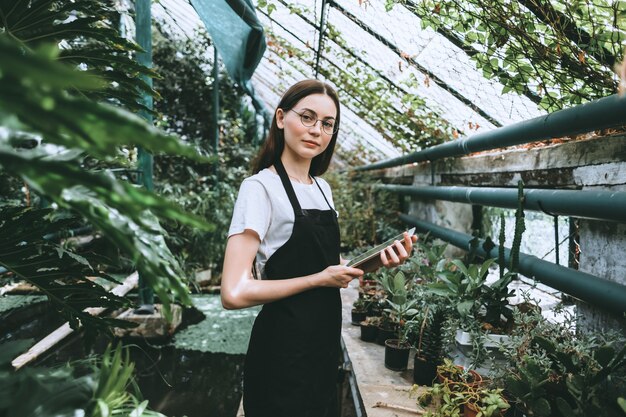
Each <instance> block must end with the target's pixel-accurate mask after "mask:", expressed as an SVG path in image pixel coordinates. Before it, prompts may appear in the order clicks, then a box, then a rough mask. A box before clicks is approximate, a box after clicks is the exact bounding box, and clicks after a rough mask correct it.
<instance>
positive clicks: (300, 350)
mask: <svg viewBox="0 0 626 417" xmlns="http://www.w3.org/2000/svg"><path fill="white" fill-rule="evenodd" d="M339 122H340V107H339V100H338V98H337V94H336V93H335V91H334V90H333V89H332V88H331V87H330V86H329V85H327V84H325V83H323V82H320V81H317V80H305V81H301V82H299V83H297V84H295V85H294V86H292V87H291V88H290V89H289V90H287V92H286V93H285V95H284V96H283V97H282V99H281V100H280V103H279V104H278V108H277V109H276V112H275V113H274V118H273V120H272V125H271V128H270V132H269V135H268V138H267V141H266V142H265V144H264V146H263V148H262V150H261V152H260V154H259V156H258V158H257V160H256V162H255V166H254V169H253V171H254V175H253V176H251V177H249V178H246V179H245V180H244V181H243V183H242V185H241V188H240V190H239V195H238V197H237V202H236V204H235V209H234V213H233V219H232V222H231V226H230V230H229V232H228V243H227V245H226V254H225V258H224V269H223V274H222V289H221V294H222V304H223V305H224V307H225V308H227V309H238V308H246V307H250V306H254V305H259V304H263V308H262V309H261V312H260V313H259V315H258V316H257V318H256V321H255V323H254V327H253V329H252V335H251V338H250V344H249V347H248V353H247V355H246V360H245V365H244V387H243V389H244V394H243V405H244V411H245V415H246V417H305V416H306V417H330V416H333V415H334V413H335V410H334V406H333V403H334V400H335V398H336V391H335V387H336V380H337V365H338V358H339V355H340V338H341V298H340V295H339V288H346V287H347V286H348V283H349V282H350V281H351V280H352V279H354V278H358V277H360V276H361V275H362V274H363V271H361V270H360V269H356V268H350V267H347V266H343V265H342V264H344V263H345V262H344V261H343V260H342V259H341V258H340V255H339V226H338V224H337V213H336V211H335V210H334V208H333V200H332V194H331V190H330V187H329V185H328V184H327V183H326V181H324V180H323V179H321V178H318V177H317V176H319V175H321V174H323V173H324V172H325V171H326V169H327V168H328V165H329V163H330V159H331V157H332V154H333V151H334V148H335V143H336V141H337V132H338V129H339ZM392 246H395V247H396V251H394V250H393V247H392ZM392 246H390V247H389V248H387V250H385V251H383V253H382V254H381V260H382V262H383V264H384V265H385V266H386V267H393V266H397V265H399V264H401V263H402V262H404V260H405V259H406V258H408V256H409V253H410V251H411V249H412V240H411V239H410V238H409V237H408V236H405V241H404V244H402V243H401V242H396V243H395V244H394V245H392ZM396 252H397V253H396ZM253 263H254V270H255V274H256V275H257V278H259V279H254V277H253V273H252V271H251V265H253Z"/></svg>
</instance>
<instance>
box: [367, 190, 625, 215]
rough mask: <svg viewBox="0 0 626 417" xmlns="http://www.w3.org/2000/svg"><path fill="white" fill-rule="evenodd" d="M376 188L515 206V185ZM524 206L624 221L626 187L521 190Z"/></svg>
mask: <svg viewBox="0 0 626 417" xmlns="http://www.w3.org/2000/svg"><path fill="white" fill-rule="evenodd" d="M374 187H375V188H376V189H381V190H385V191H390V192H395V193H400V194H405V195H411V196H415V197H421V198H427V199H434V200H446V201H454V202H457V203H467V204H478V205H481V206H491V207H502V208H509V209H515V208H517V188H491V187H484V188H483V187H417V186H411V185H375V186H374ZM524 209H526V210H535V211H542V212H544V213H547V214H550V215H553V216H556V215H559V216H572V217H581V218H587V219H597V220H608V221H615V222H626V192H625V191H578V190H543V189H525V190H524Z"/></svg>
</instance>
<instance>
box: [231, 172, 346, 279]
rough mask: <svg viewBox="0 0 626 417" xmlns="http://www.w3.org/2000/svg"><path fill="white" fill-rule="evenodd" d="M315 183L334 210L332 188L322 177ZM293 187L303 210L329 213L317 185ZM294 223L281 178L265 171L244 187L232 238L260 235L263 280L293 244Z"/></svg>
mask: <svg viewBox="0 0 626 417" xmlns="http://www.w3.org/2000/svg"><path fill="white" fill-rule="evenodd" d="M315 179H316V180H317V183H318V184H319V185H320V187H321V188H322V190H323V191H324V195H326V198H327V199H328V202H329V203H330V205H331V206H332V207H333V209H334V208H335V203H334V202H333V196H332V192H331V190H330V186H329V185H328V183H327V182H326V181H325V180H323V179H322V178H320V177H315ZM291 184H292V186H293V188H294V191H295V193H296V197H297V198H298V202H299V203H300V207H301V208H302V209H303V210H306V209H319V210H328V204H327V203H326V200H324V196H323V195H322V193H321V192H320V189H319V188H318V187H317V185H316V184H315V182H313V184H302V183H299V182H294V181H291ZM294 221H295V215H294V212H293V208H292V207H291V203H290V202H289V197H288V196H287V192H286V191H285V188H284V187H283V183H282V182H281V180H280V177H279V176H278V174H276V173H274V172H272V171H271V170H270V169H269V168H265V169H264V170H262V171H260V172H259V173H258V174H255V175H253V176H251V177H248V178H246V179H245V180H243V182H242V183H241V187H240V188H239V194H238V195H237V201H236V202H235V208H234V210H233V218H232V220H231V222H230V228H229V229H228V237H231V236H232V235H236V234H239V233H243V231H244V230H245V229H251V230H254V231H255V232H256V233H257V234H258V235H259V238H260V239H261V245H260V246H259V251H258V252H257V255H256V263H257V270H258V271H259V274H260V276H261V278H263V279H265V278H266V276H265V263H266V262H267V260H268V259H269V258H270V256H272V254H274V252H276V251H277V250H278V248H280V247H281V246H283V245H284V244H285V243H286V242H287V241H288V240H289V238H290V237H291V232H292V230H293V224H294Z"/></svg>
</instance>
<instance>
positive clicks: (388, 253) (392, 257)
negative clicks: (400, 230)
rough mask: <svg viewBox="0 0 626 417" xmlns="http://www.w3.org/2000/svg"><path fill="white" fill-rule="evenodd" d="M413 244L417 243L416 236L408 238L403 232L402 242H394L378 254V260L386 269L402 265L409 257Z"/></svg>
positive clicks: (406, 233) (407, 234)
mask: <svg viewBox="0 0 626 417" xmlns="http://www.w3.org/2000/svg"><path fill="white" fill-rule="evenodd" d="M414 242H417V236H416V235H412V236H409V233H408V232H404V239H403V240H402V241H399V240H396V241H395V242H393V244H391V245H389V246H387V247H386V248H385V250H383V251H382V252H381V253H380V260H381V261H382V263H383V265H384V266H385V267H387V268H394V267H396V266H398V265H402V264H403V263H404V261H406V260H407V259H408V258H409V256H411V252H412V251H413V243H414Z"/></svg>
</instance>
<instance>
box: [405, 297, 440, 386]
mask: <svg viewBox="0 0 626 417" xmlns="http://www.w3.org/2000/svg"><path fill="white" fill-rule="evenodd" d="M446 314H447V312H446V309H445V307H444V306H442V305H437V304H433V305H431V306H428V307H426V308H425V310H424V311H423V313H422V314H420V315H419V316H420V318H421V320H418V321H414V322H413V323H417V324H418V325H419V328H418V332H417V338H416V339H417V340H416V342H415V343H414V346H415V348H416V352H415V359H414V365H413V381H414V382H415V383H416V384H419V385H428V386H430V385H432V383H433V381H434V380H435V377H436V375H437V366H438V365H440V364H441V362H442V360H443V356H444V347H443V344H444V334H443V331H444V325H445V321H446Z"/></svg>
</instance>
